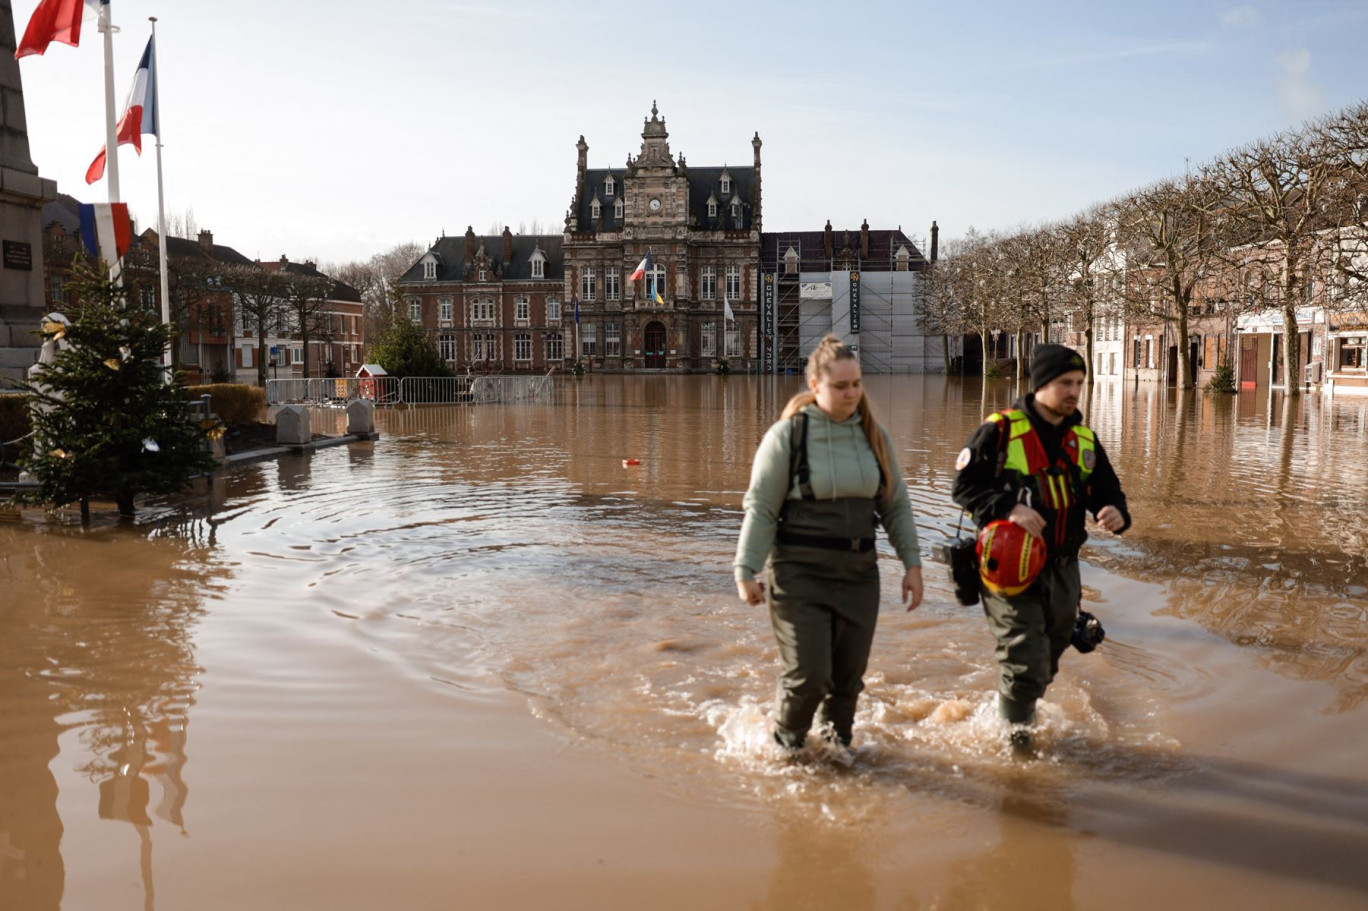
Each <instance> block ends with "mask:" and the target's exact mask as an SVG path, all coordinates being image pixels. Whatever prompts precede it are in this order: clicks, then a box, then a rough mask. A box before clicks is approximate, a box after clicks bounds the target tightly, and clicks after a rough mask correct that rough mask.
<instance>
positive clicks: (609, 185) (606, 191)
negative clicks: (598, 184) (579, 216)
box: [603, 174, 615, 196]
mask: <svg viewBox="0 0 1368 911" xmlns="http://www.w3.org/2000/svg"><path fill="white" fill-rule="evenodd" d="M614 188H615V184H614V183H613V175H612V174H609V175H608V179H607V180H605V181H604V182H603V195H604V196H612V195H613V190H614Z"/></svg>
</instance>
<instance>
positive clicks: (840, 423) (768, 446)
mask: <svg viewBox="0 0 1368 911" xmlns="http://www.w3.org/2000/svg"><path fill="white" fill-rule="evenodd" d="M806 372H807V383H808V391H807V392H801V393H799V394H798V395H795V396H794V397H793V398H792V399H790V400H789V402H788V404H787V405H785V406H784V410H783V413H782V414H781V415H780V418H779V420H778V421H777V422H775V424H774V425H773V426H772V427H770V429H769V431H768V432H766V434H765V437H764V439H763V440H761V442H760V448H759V449H758V450H757V451H756V453H755V462H754V464H753V466H752V468H751V480H750V488H749V489H748V490H747V491H746V496H745V500H744V506H745V510H746V517H745V520H744V521H743V522H742V524H741V538H740V540H739V541H738V542H737V545H736V559H735V561H734V564H733V565H734V568H735V575H736V591H737V594H738V595H739V596H740V598H741V600H742V601H744V602H746V603H747V604H761V603H763V602H764V601H765V599H766V586H765V585H764V584H762V583H761V582H760V581H759V579H758V577H759V576H761V575H762V574H763V575H764V576H765V578H766V580H767V581H768V583H769V584H768V598H769V608H770V621H771V623H772V625H773V627H774V637H775V639H776V640H777V641H778V643H779V657H780V660H781V662H782V664H783V672H782V674H781V675H780V678H779V686H778V694H777V699H776V702H777V709H776V717H775V723H774V739H775V741H776V742H777V743H778V744H779V745H780V746H782V747H784V748H786V749H788V750H798V749H799V748H801V747H802V746H803V744H804V741H805V740H806V738H807V734H808V731H809V729H810V728H811V727H812V724H813V720H814V718H816V717H817V715H818V713H819V712H820V715H821V718H820V721H821V723H822V724H823V725H829V726H830V728H829V730H830V736H831V737H832V738H834V739H835V740H836V741H837V742H838V743H840V744H841V745H842V746H844V747H849V746H850V743H851V737H852V733H853V732H852V728H853V727H854V724H855V703H856V700H857V699H858V697H859V694H860V691H861V690H863V689H864V672H865V667H866V665H867V664H868V663H869V651H870V647H871V645H872V644H873V641H874V626H875V622H876V620H877V619H878V614H879V567H878V553H877V552H876V551H875V549H874V532H875V526H876V525H882V526H883V527H884V530H885V531H886V532H887V533H888V537H889V540H890V541H892V543H893V547H894V549H895V550H896V551H897V553H898V558H899V559H900V560H901V561H902V564H903V567H904V572H903V578H902V600H903V603H905V604H906V605H907V609H908V610H909V611H910V610H913V609H915V608H916V607H917V605H919V604H920V603H921V599H922V577H921V556H920V554H919V552H918V547H917V528H916V525H915V524H914V522H913V518H912V504H911V503H910V502H909V500H908V497H907V485H906V483H905V482H904V481H903V477H902V472H901V471H900V470H899V468H898V463H897V460H896V459H895V458H894V456H893V446H892V443H891V441H890V440H889V438H888V434H887V433H886V432H885V431H884V429H883V428H882V427H880V426H879V422H878V421H877V420H875V418H874V414H873V412H872V411H871V410H870V407H869V402H868V400H867V399H866V398H865V394H864V384H863V381H862V378H861V373H860V362H859V360H858V359H856V357H855V352H854V351H852V350H851V349H850V348H849V347H847V346H846V345H845V344H844V343H843V342H841V340H840V339H838V338H836V337H835V336H833V335H828V336H827V337H826V338H824V339H822V341H821V342H820V343H819V344H818V345H817V348H816V349H815V350H814V351H813V352H812V355H811V356H810V357H809V358H808V361H807V371H806Z"/></svg>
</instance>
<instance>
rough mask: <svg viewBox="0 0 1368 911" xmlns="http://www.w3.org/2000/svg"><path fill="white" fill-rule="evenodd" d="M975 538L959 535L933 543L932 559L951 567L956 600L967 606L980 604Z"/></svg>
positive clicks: (951, 579)
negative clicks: (946, 540)
mask: <svg viewBox="0 0 1368 911" xmlns="http://www.w3.org/2000/svg"><path fill="white" fill-rule="evenodd" d="M974 545H975V541H974V539H973V538H965V537H959V538H956V539H955V540H953V541H950V542H947V543H944V544H940V543H937V544H932V545H931V559H933V560H935V561H936V562H937V563H944V564H945V565H946V566H948V567H950V581H951V582H952V583H954V586H955V600H956V601H958V602H959V603H960V604H963V605H964V606H965V607H969V606H970V605H973V604H978V600H979V567H978V554H977V553H975V547H974Z"/></svg>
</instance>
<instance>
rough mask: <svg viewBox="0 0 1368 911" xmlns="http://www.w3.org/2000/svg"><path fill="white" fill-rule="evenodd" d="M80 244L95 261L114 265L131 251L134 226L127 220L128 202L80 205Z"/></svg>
mask: <svg viewBox="0 0 1368 911" xmlns="http://www.w3.org/2000/svg"><path fill="white" fill-rule="evenodd" d="M79 208H80V216H81V242H82V243H84V244H85V248H86V249H87V250H89V251H90V255H91V256H94V257H95V258H96V259H102V260H104V261H105V262H106V263H109V264H111V265H112V264H114V263H117V262H118V261H119V260H120V259H122V258H123V255H124V254H125V253H127V252H128V247H129V245H130V244H131V243H132V242H133V227H132V225H130V224H129V221H128V203H125V202H97V203H92V204H89V205H87V204H85V203H81V204H80V207H79Z"/></svg>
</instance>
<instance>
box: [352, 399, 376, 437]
mask: <svg viewBox="0 0 1368 911" xmlns="http://www.w3.org/2000/svg"><path fill="white" fill-rule="evenodd" d="M347 433H356V434H372V433H375V403H374V402H372V401H370V400H368V399H354V400H352V401H351V402H348V403H347Z"/></svg>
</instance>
